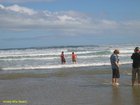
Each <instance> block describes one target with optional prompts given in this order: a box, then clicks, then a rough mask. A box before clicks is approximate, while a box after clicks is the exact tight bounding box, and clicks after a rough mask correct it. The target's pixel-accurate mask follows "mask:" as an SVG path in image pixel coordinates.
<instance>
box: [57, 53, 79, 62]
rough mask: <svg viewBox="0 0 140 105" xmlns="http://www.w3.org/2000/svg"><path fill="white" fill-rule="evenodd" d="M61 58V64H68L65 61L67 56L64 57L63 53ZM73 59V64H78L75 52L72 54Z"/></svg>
mask: <svg viewBox="0 0 140 105" xmlns="http://www.w3.org/2000/svg"><path fill="white" fill-rule="evenodd" d="M60 58H61V63H62V64H65V63H66V59H65V55H64V52H63V51H62V52H61V55H60ZM71 58H72V62H73V63H74V64H76V63H77V55H76V54H75V53H74V52H72V54H71Z"/></svg>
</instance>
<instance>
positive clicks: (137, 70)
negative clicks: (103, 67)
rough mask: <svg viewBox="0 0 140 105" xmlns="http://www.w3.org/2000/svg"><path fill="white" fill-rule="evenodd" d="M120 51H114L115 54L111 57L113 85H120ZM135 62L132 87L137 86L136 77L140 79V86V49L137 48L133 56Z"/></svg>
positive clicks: (139, 83)
mask: <svg viewBox="0 0 140 105" xmlns="http://www.w3.org/2000/svg"><path fill="white" fill-rule="evenodd" d="M119 53H120V52H119V50H118V49H116V50H114V52H113V54H112V55H111V56H110V62H111V67H112V85H113V86H116V85H119V78H120V72H119V56H118V55H119ZM131 59H132V60H133V63H132V86H134V85H135V82H136V77H137V78H138V80H137V81H138V85H140V48H139V47H136V48H135V49H134V53H133V54H132V56H131Z"/></svg>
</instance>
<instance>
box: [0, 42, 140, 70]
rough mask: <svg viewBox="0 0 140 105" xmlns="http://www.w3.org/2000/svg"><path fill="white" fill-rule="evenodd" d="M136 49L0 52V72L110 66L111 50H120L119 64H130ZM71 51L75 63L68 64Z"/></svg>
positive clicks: (90, 47) (101, 47)
mask: <svg viewBox="0 0 140 105" xmlns="http://www.w3.org/2000/svg"><path fill="white" fill-rule="evenodd" d="M136 46H138V45H136V44H135V45H134V44H129V45H128V44H125V45H124V44H119V45H86V46H57V47H40V48H35V47H34V48H15V49H0V69H1V70H25V69H55V68H70V67H87V66H104V65H110V55H111V54H112V53H113V51H114V50H115V49H119V50H120V54H119V59H120V64H130V63H132V60H131V55H132V53H133V52H134V48H135V47H136ZM62 51H64V54H65V58H66V64H65V65H62V64H61V59H60V54H61V52H62ZM72 52H75V54H77V64H73V63H72V60H71V54H72Z"/></svg>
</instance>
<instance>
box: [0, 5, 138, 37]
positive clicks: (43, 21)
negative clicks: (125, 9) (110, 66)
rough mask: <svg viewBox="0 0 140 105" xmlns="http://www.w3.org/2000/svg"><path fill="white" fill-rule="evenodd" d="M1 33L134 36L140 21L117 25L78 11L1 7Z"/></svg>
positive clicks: (111, 21) (118, 23) (17, 6)
mask: <svg viewBox="0 0 140 105" xmlns="http://www.w3.org/2000/svg"><path fill="white" fill-rule="evenodd" d="M0 17H1V18H0V30H1V29H6V30H14V31H15V30H34V29H35V30H36V29H38V30H40V29H45V30H49V31H52V32H58V31H59V32H62V33H69V34H71V35H77V34H79V35H80V34H98V33H104V32H105V31H108V32H109V31H114V32H115V31H116V32H117V31H118V32H120V33H121V32H128V31H129V30H130V29H131V32H132V31H133V30H135V29H137V30H139V27H140V21H125V22H121V21H120V22H117V21H113V20H107V19H95V17H94V18H93V17H89V16H87V15H86V14H83V13H79V12H75V11H60V12H51V11H48V10H45V11H35V10H33V9H30V8H27V7H21V6H19V5H12V6H3V5H0Z"/></svg>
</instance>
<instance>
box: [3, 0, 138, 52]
mask: <svg viewBox="0 0 140 105" xmlns="http://www.w3.org/2000/svg"><path fill="white" fill-rule="evenodd" d="M139 5H140V0H0V49H3V48H22V47H41V46H43V47H44V46H59V45H60V46H61V45H66V46H67V45H98V44H119V43H121V44H122V43H126V44H130V43H139V39H140V35H139V33H140V12H139V10H140V6H139Z"/></svg>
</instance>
